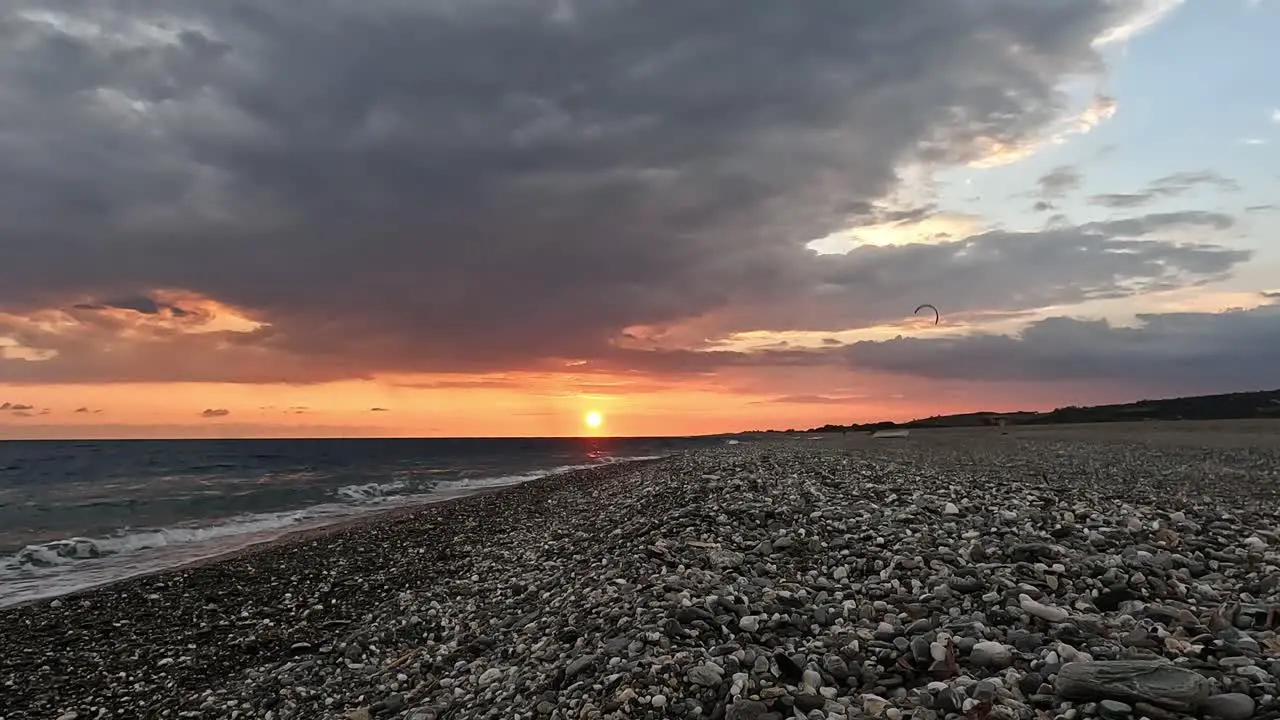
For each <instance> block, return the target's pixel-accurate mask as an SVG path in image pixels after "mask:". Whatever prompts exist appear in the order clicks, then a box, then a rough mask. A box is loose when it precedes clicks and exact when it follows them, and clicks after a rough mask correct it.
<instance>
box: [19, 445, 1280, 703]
mask: <svg viewBox="0 0 1280 720" xmlns="http://www.w3.org/2000/svg"><path fill="white" fill-rule="evenodd" d="M619 465H620V466H621V465H622V464H619ZM1278 471H1280V449H1278V448H1275V447H1265V448H1264V447H1251V448H1247V449H1237V448H1210V449H1206V448H1201V447H1199V446H1196V445H1186V446H1181V447H1163V446H1162V447H1159V448H1155V447H1150V446H1147V445H1144V444H1141V443H1127V444H1126V443H1119V442H1116V441H1114V440H1113V439H1108V438H1107V437H1106V436H1104V435H1099V436H1097V437H1096V438H1095V441H1091V442H1081V441H1076V440H1067V441H1060V440H1053V439H1044V438H1042V439H1035V440H1030V439H1028V440H1017V441H1010V440H1008V439H1005V440H1000V439H999V437H998V436H996V437H995V438H988V439H985V440H976V439H974V438H952V439H946V438H939V439H936V440H930V441H928V442H912V443H902V444H892V443H889V444H886V443H880V444H873V443H867V444H866V446H865V447H863V446H857V447H853V446H850V447H817V446H816V445H815V444H814V443H802V442H797V443H791V444H787V443H778V444H769V445H764V444H762V445H759V446H754V447H745V446H732V447H727V448H716V449H708V450H697V451H692V452H687V453H681V454H677V455H674V456H671V457H668V458H665V459H663V460H653V461H641V462H640V463H637V464H635V465H628V466H626V467H613V468H604V469H592V470H586V471H578V472H575V473H570V474H569V475H567V476H561V477H559V478H558V479H555V478H544V479H540V480H535V481H532V482H530V483H526V484H523V485H519V486H514V487H512V488H504V489H501V490H499V491H497V492H493V493H486V494H483V495H472V496H468V497H466V498H461V499H459V500H457V501H454V502H449V503H439V504H433V505H428V506H425V507H422V508H419V509H418V510H417V512H414V513H406V514H405V515H404V516H402V517H396V518H392V519H387V520H383V521H380V522H376V523H365V524H359V525H356V526H353V527H348V528H344V529H340V530H337V531H333V532H328V533H325V534H323V535H322V536H319V537H311V538H307V539H303V540H301V541H293V542H289V543H284V544H274V545H270V546H267V547H265V548H263V549H260V550H256V551H251V552H247V553H244V554H242V555H239V556H236V557H232V558H227V559H224V560H221V561H219V562H215V563H210V564H208V565H204V566H201V567H197V568H189V569H184V570H179V571H175V572H171V573H165V574H161V575H152V576H147V577H143V578H138V579H136V580H131V581H128V582H126V583H122V584H120V585H116V586H111V587H110V588H109V589H106V588H100V589H98V590H95V591H89V592H88V593H86V594H84V595H80V596H76V597H75V598H74V599H73V600H72V601H69V602H66V603H65V604H64V605H62V606H61V607H58V608H51V607H49V606H48V605H32V606H24V607H19V608H7V609H3V610H0V647H3V648H5V650H4V651H3V652H0V707H4V708H5V709H6V710H8V711H9V713H10V714H9V715H7V716H6V718H7V720H28V719H31V720H34V719H35V718H61V717H66V716H67V714H68V713H72V712H74V713H77V714H78V715H77V718H97V719H100V720H116V719H117V718H119V719H121V720H123V719H124V718H130V719H132V718H179V717H183V718H202V719H203V718H255V719H260V720H462V719H464V718H466V719H470V718H477V719H489V718H492V719H494V720H499V719H503V720H505V719H506V718H517V717H519V718H528V719H535V718H536V719H538V720H541V719H543V718H546V719H548V720H570V718H572V719H575V720H621V719H622V718H645V719H648V720H657V719H658V718H686V719H688V720H779V719H780V718H787V717H795V716H797V715H798V716H799V717H803V718H806V720H810V719H811V720H818V718H822V720H861V719H863V718H867V717H874V718H883V719H884V720H891V719H895V718H912V720H960V719H961V718H964V717H970V718H972V717H985V718H987V720H1034V719H1035V718H1037V717H1043V716H1045V714H1047V716H1048V717H1054V716H1059V715H1062V716H1066V717H1074V718H1077V719H1078V720H1085V719H1087V718H1093V717H1096V716H1099V715H1100V714H1103V715H1105V716H1106V717H1107V718H1108V719H1109V720H1115V719H1119V718H1135V719H1136V718H1142V717H1147V718H1151V720H1180V719H1182V718H1193V717H1199V716H1204V715H1215V716H1217V717H1219V718H1223V720H1246V718H1259V719H1261V720H1267V719H1268V718H1280V702H1277V697H1278V696H1280V635H1278V634H1277V631H1280V615H1278V614H1277V612H1278V611H1280V574H1277V573H1276V572H1274V570H1275V569H1276V568H1278V567H1280V502H1275V500H1276V496H1277V495H1278V494H1280V488H1278V487H1277V484H1276V476H1277V472H1278ZM1126 673H1128V674H1127V675H1126ZM1152 673H1155V674H1156V675H1158V678H1157V679H1158V680H1160V684H1159V685H1158V686H1152V688H1149V689H1150V692H1146V691H1143V692H1138V693H1136V694H1135V692H1134V691H1133V688H1134V687H1138V688H1139V689H1140V690H1141V689H1142V688H1144V687H1146V686H1144V685H1142V683H1145V682H1147V678H1150V677H1152ZM1126 683H1127V684H1126ZM1134 683H1137V685H1134Z"/></svg>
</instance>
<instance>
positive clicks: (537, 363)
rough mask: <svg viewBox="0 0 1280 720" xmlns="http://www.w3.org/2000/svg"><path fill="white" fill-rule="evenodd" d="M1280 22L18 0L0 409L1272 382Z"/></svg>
mask: <svg viewBox="0 0 1280 720" xmlns="http://www.w3.org/2000/svg"><path fill="white" fill-rule="evenodd" d="M1277 33H1280V0H1182V1H1179V0H963V1H958V2H948V3H940V2H936V0H896V1H895V2H892V3H854V2H848V0H811V1H810V2H806V3H778V2H776V1H774V0H682V2H679V3H654V2H645V1H643V0H594V1H593V2H578V1H577V0H328V1H327V2H324V3H310V4H307V6H306V7H305V8H303V7H302V6H300V5H299V4H298V3H296V2H288V1H286V0H256V2H253V3H237V2H220V3H211V2H207V1H205V0H168V1H167V2H164V3H154V2H143V3H139V2H132V1H127V0H13V1H12V2H8V3H5V4H4V6H3V8H0V157H3V158H4V162H3V163H0V437H9V438H34V437H45V438H71V437H84V438H113V437H215V436H272V437H287V436H340V437H345V436H423V435H425V436H467V435H493V436H499V435H577V434H583V433H586V432H589V433H596V434H606V435H686V434H700V433H717V432H732V431H739V430H749V429H765V428H786V427H810V426H815V425H821V424H824V423H828V422H841V423H847V422H857V421H873V420H881V419H891V420H904V419H908V418H912V417H920V416H927V415H933V414H941V413H950V412H964V411H974V410H998V411H999V410H1016V409H1050V408H1053V407H1057V406H1061V405H1083V404H1096V403H1104V402H1126V401H1132V400H1137V399H1141V398H1145V397H1166V396H1173V395H1188V394H1200V393H1211V392H1229V391H1239V390H1251V389H1264V388H1275V387H1278V386H1280V370H1278V369H1277V368H1280V362H1278V361H1280V248H1278V247H1277V243H1276V229H1277V227H1278V222H1277V220H1278V210H1280V86H1278V85H1276V83H1275V82H1274V78H1273V72H1272V71H1269V70H1268V68H1270V69H1274V68H1275V67H1280V45H1277V44H1276V43H1274V42H1273V41H1272V38H1274V37H1275V36H1276V35H1277ZM921 303H932V304H934V305H936V306H937V307H938V308H939V310H940V313H941V321H940V322H939V323H938V324H937V325H934V324H933V323H932V320H933V318H932V316H928V317H925V316H926V315H928V313H927V311H925V312H922V313H921V315H919V316H917V315H913V310H914V309H915V308H916V306H917V305H919V304H921ZM592 410H595V411H598V412H599V413H601V415H602V416H603V419H604V421H603V423H602V425H601V427H600V428H598V429H588V428H586V427H585V426H584V421H583V419H584V417H585V414H586V413H587V412H588V411H592Z"/></svg>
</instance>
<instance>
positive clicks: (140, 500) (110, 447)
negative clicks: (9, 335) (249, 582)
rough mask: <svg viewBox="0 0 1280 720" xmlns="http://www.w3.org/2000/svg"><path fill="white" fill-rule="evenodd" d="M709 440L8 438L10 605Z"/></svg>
mask: <svg viewBox="0 0 1280 720" xmlns="http://www.w3.org/2000/svg"><path fill="white" fill-rule="evenodd" d="M724 442H725V440H724V439H718V438H711V437H702V438H528V439H523V438H522V439H514V438H499V439H471V438H468V439H381V440H373V439H341V440H320V439H317V440H128V441H0V607H3V606H7V605H14V604H18V603H22V602H27V601H30V600H36V599H41V598H49V597H53V596H57V595H63V594H66V593H69V592H73V591H76V590H82V589H85V588H89V587H94V586H98V585H103V584H106V583H110V582H114V581H117V580H121V579H124V578H127V577H132V576H135V575H142V574H146V573H153V572H157V571H160V570H164V569H167V568H172V567H176V566H180V565H184V564H188V563H191V562H194V561H197V560H203V559H207V558H210V557H216V556H218V555H221V554H225V553H228V552H232V551H235V550H239V549H241V548H244V547H246V546H249V545H254V544H258V543H263V542H269V541H271V540H275V539H277V538H279V537H281V536H282V535H284V534H286V533H290V532H294V531H297V530H305V529H310V528H316V527H320V526H324V525H328V524H332V523H336V522H342V521H346V520H350V519H352V518H356V517H359V516H361V515H365V514H368V513H372V512H377V511H381V510H388V509H393V508H401V507H406V506H411V505H418V504H425V503H431V502H438V501H440V500H444V499H448V498H453V497H458V496H460V495H467V494H471V493H475V492H478V491H482V490H486V489H489V488H499V487H505V486H509V485H518V484H520V483H523V482H528V481H530V480H533V479H536V478H540V477H544V476H546V475H549V474H554V473H558V472H563V471H567V470H573V469H579V468H587V467H593V466H598V465H603V464H607V463H615V462H621V461H627V460H637V459H647V458H657V457H664V456H667V455H671V454H673V453H678V452H681V451H684V450H690V449H695V448H699V447H708V446H713V445H719V444H723V443H724Z"/></svg>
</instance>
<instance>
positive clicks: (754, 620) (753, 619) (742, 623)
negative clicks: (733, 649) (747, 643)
mask: <svg viewBox="0 0 1280 720" xmlns="http://www.w3.org/2000/svg"><path fill="white" fill-rule="evenodd" d="M738 629H739V630H741V631H743V632H749V633H753V632H756V631H757V630H759V629H760V618H759V617H757V616H755V615H747V616H746V617H743V618H739V619H738Z"/></svg>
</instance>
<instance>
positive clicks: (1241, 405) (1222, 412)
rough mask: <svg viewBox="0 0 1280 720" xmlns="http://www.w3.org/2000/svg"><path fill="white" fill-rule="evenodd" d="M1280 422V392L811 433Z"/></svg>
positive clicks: (951, 417) (826, 427) (828, 428)
mask: <svg viewBox="0 0 1280 720" xmlns="http://www.w3.org/2000/svg"><path fill="white" fill-rule="evenodd" d="M1245 418H1277V419H1280V390H1261V391H1258V392H1242V393H1226V394H1223V395H1197V396H1194V397H1179V398H1165V399H1163V400H1139V401H1138V402H1132V403H1124V404H1121V405H1094V406H1092V407H1077V406H1074V405H1072V406H1069V407H1061V408H1058V409H1056V410H1052V411H1050V412H1034V411H1030V410H1019V411H1016V412H990V411H984V412H971V413H961V414H959V415H935V416H933V417H927V418H920V419H917V420H911V421H909V422H904V423H894V422H888V421H883V422H876V423H861V424H858V423H855V424H853V425H823V426H822V427H818V428H813V429H811V430H808V431H807V432H812V433H830V432H851V431H872V432H874V431H876V430H883V429H885V428H931V427H979V426H984V425H988V426H989V425H1058V424H1068V423H1099V422H1125V421H1134V420H1237V419H1245Z"/></svg>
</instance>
